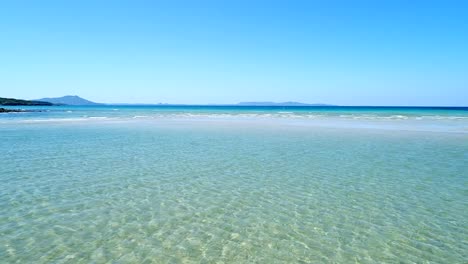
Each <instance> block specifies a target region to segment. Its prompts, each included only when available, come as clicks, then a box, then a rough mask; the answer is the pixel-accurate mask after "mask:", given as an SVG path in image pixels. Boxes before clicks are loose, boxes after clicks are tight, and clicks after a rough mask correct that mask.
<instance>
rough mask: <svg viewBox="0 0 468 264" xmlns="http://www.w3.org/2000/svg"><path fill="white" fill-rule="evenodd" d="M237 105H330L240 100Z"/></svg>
mask: <svg viewBox="0 0 468 264" xmlns="http://www.w3.org/2000/svg"><path fill="white" fill-rule="evenodd" d="M237 105H242V106H330V105H327V104H306V103H299V102H282V103H276V102H240V103H238V104H237Z"/></svg>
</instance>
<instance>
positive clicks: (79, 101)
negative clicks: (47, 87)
mask: <svg viewBox="0 0 468 264" xmlns="http://www.w3.org/2000/svg"><path fill="white" fill-rule="evenodd" d="M39 101H44V102H49V103H53V104H64V105H99V103H95V102H91V101H89V100H86V99H83V98H81V97H79V96H77V95H67V96H63V97H56V98H42V99H39Z"/></svg>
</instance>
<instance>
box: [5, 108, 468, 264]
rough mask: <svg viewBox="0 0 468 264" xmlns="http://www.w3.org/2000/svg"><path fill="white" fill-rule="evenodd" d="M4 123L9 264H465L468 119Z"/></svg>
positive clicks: (202, 116) (334, 111)
mask: <svg viewBox="0 0 468 264" xmlns="http://www.w3.org/2000/svg"><path fill="white" fill-rule="evenodd" d="M29 109H41V110H43V112H29V113H12V114H0V149H1V152H0V153H1V154H0V155H1V158H0V190H1V191H0V262H1V263H467V262H468V223H467V219H468V109H467V108H375V107H227V106H225V107H221V106H219V107H205V106H97V107H65V106H61V107H45V108H29Z"/></svg>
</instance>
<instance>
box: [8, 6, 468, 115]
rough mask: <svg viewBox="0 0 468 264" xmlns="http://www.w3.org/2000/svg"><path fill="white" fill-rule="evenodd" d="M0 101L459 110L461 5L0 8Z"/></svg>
mask: <svg viewBox="0 0 468 264" xmlns="http://www.w3.org/2000/svg"><path fill="white" fill-rule="evenodd" d="M0 33H1V34H0V97H15V98H24V99H37V98H42V97H56V96H62V95H68V94H73V95H75V94H77V95H80V96H82V97H84V98H87V99H90V100H93V101H98V102H104V103H159V102H163V103H186V104H210V103H236V102H240V101H300V102H308V103H329V104H339V105H445V106H467V105H468V2H466V1H398V0H395V1H274V0H272V1H244V0H238V1H177V0H176V1H3V2H2V3H1V4H0Z"/></svg>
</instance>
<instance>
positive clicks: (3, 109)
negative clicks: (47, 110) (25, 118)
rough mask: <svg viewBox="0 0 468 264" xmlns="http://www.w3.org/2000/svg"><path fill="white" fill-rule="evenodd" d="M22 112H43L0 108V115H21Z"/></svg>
mask: <svg viewBox="0 0 468 264" xmlns="http://www.w3.org/2000/svg"><path fill="white" fill-rule="evenodd" d="M23 112H43V111H42V110H21V109H6V108H1V107H0V113H23Z"/></svg>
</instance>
